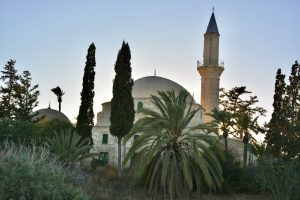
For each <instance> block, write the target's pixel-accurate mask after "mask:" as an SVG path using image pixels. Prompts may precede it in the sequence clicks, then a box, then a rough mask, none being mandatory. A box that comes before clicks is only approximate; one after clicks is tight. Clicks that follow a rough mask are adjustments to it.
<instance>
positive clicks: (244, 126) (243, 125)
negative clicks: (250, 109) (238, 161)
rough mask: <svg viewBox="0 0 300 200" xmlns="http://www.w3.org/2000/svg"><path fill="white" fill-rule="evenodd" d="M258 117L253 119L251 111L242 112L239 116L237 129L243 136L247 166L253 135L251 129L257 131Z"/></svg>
mask: <svg viewBox="0 0 300 200" xmlns="http://www.w3.org/2000/svg"><path fill="white" fill-rule="evenodd" d="M257 119H258V117H256V118H254V119H252V116H251V114H250V113H247V112H245V113H241V114H240V115H239V116H238V117H237V119H236V120H237V121H236V125H237V131H238V132H239V133H240V135H241V137H242V138H243V143H244V156H243V166H246V164H247V156H248V155H247V154H248V144H249V141H250V139H251V138H252V136H251V133H250V132H251V131H255V132H257V131H258V129H259V127H258V125H257Z"/></svg>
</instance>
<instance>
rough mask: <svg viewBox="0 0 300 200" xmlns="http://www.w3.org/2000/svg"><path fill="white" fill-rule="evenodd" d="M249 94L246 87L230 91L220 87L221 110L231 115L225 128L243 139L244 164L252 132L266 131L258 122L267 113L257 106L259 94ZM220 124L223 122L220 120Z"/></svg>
mask: <svg viewBox="0 0 300 200" xmlns="http://www.w3.org/2000/svg"><path fill="white" fill-rule="evenodd" d="M247 94H251V92H250V91H247V90H246V87H234V88H232V89H231V90H229V91H226V90H225V89H223V88H222V89H220V105H221V109H220V110H221V111H222V112H226V113H228V115H229V116H230V117H231V119H229V121H228V122H227V124H226V125H227V126H226V129H224V130H225V131H228V130H231V132H228V133H229V134H231V135H233V136H234V137H237V138H239V139H242V140H243V142H244V158H243V160H244V162H243V163H244V166H245V165H246V163H247V149H248V143H249V141H250V139H251V138H253V137H252V133H255V134H257V133H258V132H261V133H263V132H264V129H263V128H262V127H261V126H259V125H258V123H257V120H258V117H259V116H262V115H265V113H266V110H265V109H264V108H262V107H259V106H256V103H257V102H258V99H257V96H248V97H245V95H247ZM229 116H228V117H229ZM215 120H217V119H215ZM220 125H222V123H220V122H219V126H220ZM224 130H223V134H224ZM225 133H226V132H225Z"/></svg>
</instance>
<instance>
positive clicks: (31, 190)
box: [0, 143, 88, 200]
mask: <svg viewBox="0 0 300 200" xmlns="http://www.w3.org/2000/svg"><path fill="white" fill-rule="evenodd" d="M74 175H75V174H74V173H72V172H71V171H70V170H68V169H66V168H64V167H63V166H61V165H60V164H59V163H58V162H57V161H56V159H54V158H53V157H51V155H50V153H49V151H48V150H47V149H45V148H36V147H32V148H29V147H24V146H19V147H17V146H15V145H14V144H11V143H6V144H4V145H2V146H1V147H0V199H1V200H2V199H24V200H27V199H30V200H31V199H55V200H59V199H66V200H68V199H70V200H71V199H72V200H73V199H78V200H79V199H82V200H84V199H88V197H87V195H85V194H84V193H83V192H82V191H81V190H79V189H78V188H75V187H73V186H72V185H71V184H70V183H66V181H65V180H66V179H67V178H69V177H73V176H74Z"/></svg>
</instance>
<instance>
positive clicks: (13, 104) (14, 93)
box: [0, 60, 40, 121]
mask: <svg viewBox="0 0 300 200" xmlns="http://www.w3.org/2000/svg"><path fill="white" fill-rule="evenodd" d="M15 63H16V61H15V60H9V61H8V62H7V64H6V65H5V67H4V70H3V71H1V72H2V74H3V75H2V76H1V80H2V81H3V82H4V86H1V88H0V94H1V96H0V97H1V99H0V118H4V117H6V118H13V119H19V120H25V121H30V119H31V117H32V116H31V113H32V110H33V108H35V107H36V106H37V105H38V96H39V94H40V92H39V91H38V90H37V88H38V85H33V86H32V85H31V79H32V78H31V74H30V72H29V71H23V73H22V74H21V75H19V74H18V73H17V72H18V71H17V70H16V69H15Z"/></svg>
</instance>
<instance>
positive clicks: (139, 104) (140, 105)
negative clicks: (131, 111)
mask: <svg viewBox="0 0 300 200" xmlns="http://www.w3.org/2000/svg"><path fill="white" fill-rule="evenodd" d="M142 109H143V103H142V102H141V101H139V102H138V103H137V111H140V110H142Z"/></svg>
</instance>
